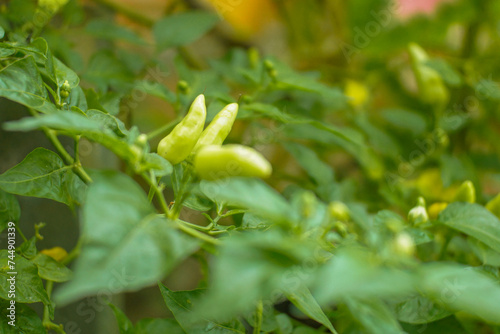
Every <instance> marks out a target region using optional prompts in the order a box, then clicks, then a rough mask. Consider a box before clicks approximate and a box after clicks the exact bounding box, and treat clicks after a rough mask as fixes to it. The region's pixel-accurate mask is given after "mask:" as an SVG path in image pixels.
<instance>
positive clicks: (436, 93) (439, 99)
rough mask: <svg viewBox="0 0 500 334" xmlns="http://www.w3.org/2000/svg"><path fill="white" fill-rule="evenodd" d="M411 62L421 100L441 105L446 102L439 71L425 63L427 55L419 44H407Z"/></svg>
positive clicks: (446, 93)
mask: <svg viewBox="0 0 500 334" xmlns="http://www.w3.org/2000/svg"><path fill="white" fill-rule="evenodd" d="M408 51H409V53H410V58H411V63H412V68H413V72H414V73H415V78H416V79H417V85H418V90H419V93H420V98H421V99H422V101H424V102H426V103H429V104H435V105H438V106H443V105H444V104H446V103H448V100H449V93H448V89H447V88H446V86H445V84H444V83H443V80H442V78H441V76H440V75H439V73H438V72H437V71H436V70H435V69H433V68H432V67H430V66H429V65H428V64H427V61H428V60H429V56H428V55H427V53H426V52H425V51H424V49H422V48H421V47H420V46H419V45H417V44H415V43H411V44H410V45H409V46H408Z"/></svg>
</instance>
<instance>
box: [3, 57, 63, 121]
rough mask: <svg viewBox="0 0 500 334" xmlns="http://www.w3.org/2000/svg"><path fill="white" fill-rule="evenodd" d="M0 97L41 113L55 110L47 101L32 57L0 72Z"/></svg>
mask: <svg viewBox="0 0 500 334" xmlns="http://www.w3.org/2000/svg"><path fill="white" fill-rule="evenodd" d="M0 96H3V97H5V98H7V99H9V100H12V101H15V102H18V103H20V104H22V105H25V106H26V107H30V108H33V109H35V110H38V111H40V112H43V113H52V112H55V111H56V110H57V108H56V106H55V105H54V104H53V103H52V102H50V101H49V97H48V94H47V90H46V89H45V87H44V85H43V82H42V78H41V77H40V73H39V72H38V69H37V67H36V65H35V61H34V59H33V57H25V58H22V59H19V60H16V61H15V62H13V63H12V64H10V65H9V66H7V67H5V68H4V69H2V70H1V71H0Z"/></svg>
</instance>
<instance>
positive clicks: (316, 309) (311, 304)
mask: <svg viewBox="0 0 500 334" xmlns="http://www.w3.org/2000/svg"><path fill="white" fill-rule="evenodd" d="M285 295H286V297H287V298H288V300H290V301H291V302H292V303H293V304H294V305H295V306H297V308H298V309H299V310H301V311H302V312H303V313H304V314H305V315H307V316H308V317H309V318H311V319H314V320H316V321H317V322H319V323H320V324H323V325H324V326H325V327H326V328H328V329H329V330H330V331H331V332H332V333H337V331H336V330H335V329H334V328H333V325H332V323H331V322H330V319H328V317H327V316H326V314H325V313H324V312H323V310H322V309H321V307H320V306H319V305H318V302H316V299H314V297H313V295H312V294H311V292H310V291H309V289H308V288H307V287H305V286H302V287H300V288H299V289H295V290H293V291H290V292H286V291H285Z"/></svg>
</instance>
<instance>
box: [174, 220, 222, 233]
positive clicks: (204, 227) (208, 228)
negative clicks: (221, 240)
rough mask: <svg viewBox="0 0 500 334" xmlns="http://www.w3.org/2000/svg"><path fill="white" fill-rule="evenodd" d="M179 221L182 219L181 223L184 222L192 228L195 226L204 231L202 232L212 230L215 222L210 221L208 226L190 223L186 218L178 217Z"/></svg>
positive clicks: (196, 228)
mask: <svg viewBox="0 0 500 334" xmlns="http://www.w3.org/2000/svg"><path fill="white" fill-rule="evenodd" d="M178 221H180V222H181V223H183V224H184V225H186V226H189V227H191V228H194V229H195V230H198V231H202V232H203V231H210V230H211V229H212V228H213V226H214V225H213V223H210V224H208V225H207V226H200V225H196V224H191V223H188V222H186V221H184V220H180V219H178Z"/></svg>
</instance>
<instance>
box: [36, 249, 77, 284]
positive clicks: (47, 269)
mask: <svg viewBox="0 0 500 334" xmlns="http://www.w3.org/2000/svg"><path fill="white" fill-rule="evenodd" d="M31 261H32V262H33V263H34V264H35V265H36V266H37V267H38V276H40V277H41V278H43V279H46V280H49V281H54V282H66V281H68V280H70V279H71V277H72V273H71V270H69V269H68V268H67V267H66V266H64V265H63V264H61V263H59V262H57V261H56V260H54V259H53V258H51V257H50V256H48V255H45V254H38V255H37V256H36V257H35V258H34V259H33V260H31Z"/></svg>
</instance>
